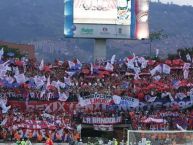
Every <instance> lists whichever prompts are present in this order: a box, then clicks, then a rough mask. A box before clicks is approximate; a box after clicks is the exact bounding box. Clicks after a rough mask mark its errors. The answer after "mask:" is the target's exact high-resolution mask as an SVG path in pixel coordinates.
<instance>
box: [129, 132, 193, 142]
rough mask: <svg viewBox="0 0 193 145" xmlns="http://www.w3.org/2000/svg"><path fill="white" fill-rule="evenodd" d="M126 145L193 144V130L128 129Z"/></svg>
mask: <svg viewBox="0 0 193 145" xmlns="http://www.w3.org/2000/svg"><path fill="white" fill-rule="evenodd" d="M127 145H193V131H153V130H152V131H150V130H148V131H147V130H128V131H127Z"/></svg>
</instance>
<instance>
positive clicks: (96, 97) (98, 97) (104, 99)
mask: <svg viewBox="0 0 193 145" xmlns="http://www.w3.org/2000/svg"><path fill="white" fill-rule="evenodd" d="M113 103H114V101H113V98H112V96H107V95H104V94H91V95H88V96H82V97H79V104H80V105H81V106H82V107H83V106H87V105H91V104H105V105H112V104H113Z"/></svg>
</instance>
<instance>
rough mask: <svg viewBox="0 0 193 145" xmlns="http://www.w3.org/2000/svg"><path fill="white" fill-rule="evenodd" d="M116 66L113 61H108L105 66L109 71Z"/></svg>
mask: <svg viewBox="0 0 193 145" xmlns="http://www.w3.org/2000/svg"><path fill="white" fill-rule="evenodd" d="M113 69H114V67H113V65H112V64H111V63H109V62H107V64H106V66H105V70H108V71H113Z"/></svg>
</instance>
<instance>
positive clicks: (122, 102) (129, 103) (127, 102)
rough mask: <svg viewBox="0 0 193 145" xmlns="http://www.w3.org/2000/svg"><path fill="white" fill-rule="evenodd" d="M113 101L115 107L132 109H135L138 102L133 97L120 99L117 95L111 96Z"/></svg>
mask: <svg viewBox="0 0 193 145" xmlns="http://www.w3.org/2000/svg"><path fill="white" fill-rule="evenodd" d="M113 101H114V103H115V104H116V105H119V106H126V107H133V108H136V107H138V106H139V100H138V99H136V98H134V97H128V96H125V97H120V96H117V95H114V96H113Z"/></svg>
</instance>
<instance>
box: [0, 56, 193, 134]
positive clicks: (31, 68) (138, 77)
mask: <svg viewBox="0 0 193 145" xmlns="http://www.w3.org/2000/svg"><path fill="white" fill-rule="evenodd" d="M0 67H1V71H0V92H1V98H2V97H8V100H22V101H32V100H38V101H42V100H45V101H47V100H53V101H55V100H60V101H68V102H78V96H87V95H90V94H93V93H98V94H107V95H118V96H130V97H134V98H136V99H139V101H141V102H145V103H151V102H153V101H154V100H155V99H156V98H160V99H165V98H169V99H170V101H174V100H175V99H180V100H183V99H184V98H190V100H193V90H191V88H192V86H193V80H192V78H193V71H192V63H191V62H190V61H187V62H184V61H183V60H181V59H176V60H173V61H171V60H146V59H145V58H143V57H138V56H135V55H134V56H132V57H128V58H125V59H122V60H116V59H115V56H113V57H112V58H111V60H110V61H103V60H97V61H96V62H95V63H94V64H92V63H91V64H89V63H81V62H80V61H79V60H78V59H76V58H75V59H73V60H72V61H67V60H64V61H59V60H56V61H55V62H54V63H53V64H46V63H44V61H43V60H42V61H41V63H40V64H39V63H37V62H36V61H34V60H30V59H28V58H26V57H23V58H22V59H17V58H12V57H10V58H2V60H1V64H0ZM163 67H165V68H163ZM164 69H165V70H164ZM176 82H177V83H176ZM8 92H14V94H20V95H18V96H17V95H7V94H8ZM153 98H154V99H153ZM152 99H153V100H152ZM177 109H179V108H177ZM12 111H13V109H12V110H11V111H10V112H8V113H9V114H10V115H11V116H12V114H13V112H12ZM165 112H167V111H165ZM190 112H192V111H190ZM190 112H186V111H185V112H183V113H182V112H177V116H178V117H176V116H175V117H174V116H168V117H166V118H165V117H163V116H161V115H160V112H159V111H158V112H157V111H156V109H155V110H151V112H148V113H147V112H146V113H142V112H140V113H134V115H130V117H131V119H132V121H133V123H134V124H133V127H134V129H153V130H160V129H163V130H168V129H176V124H175V125H174V124H172V122H173V121H174V122H175V121H177V120H178V121H179V117H180V118H182V119H184V118H186V121H185V123H183V125H184V124H185V125H184V126H183V125H182V124H180V123H178V124H179V126H180V125H181V126H183V128H184V129H192V128H193V124H192V122H193V121H192V118H191V115H190ZM111 113H112V112H111ZM111 113H109V112H105V111H98V112H89V111H88V110H87V111H85V110H84V109H83V111H82V112H81V115H82V116H84V115H85V114H86V115H91V116H98V115H100V116H113V114H111ZM119 113H120V112H114V115H118V114H119ZM128 113H129V112H128ZM123 114H127V113H125V112H124V113H123ZM34 115H35V114H34ZM19 116H20V117H21V119H25V120H26V118H30V117H32V116H28V115H27V114H25V112H24V114H20V115H19ZM126 116H127V115H126ZM3 117H4V118H3ZM39 117H40V116H36V117H35V118H34V119H37V118H39ZM55 117H56V118H58V117H61V116H60V115H55ZM62 117H64V116H62ZM148 117H153V118H159V119H160V118H161V119H164V120H166V122H163V124H161V127H159V126H158V124H155V123H149V124H144V123H143V122H140V121H142V120H143V119H146V118H148ZM0 118H3V119H5V116H4V115H3V114H0ZM3 119H1V120H3ZM9 119H12V118H11V117H9ZM39 119H40V118H39ZM14 122H15V120H14ZM186 122H187V123H186ZM3 130H4V131H6V129H5V128H3ZM10 132H12V131H10V130H9V131H8V130H7V133H10Z"/></svg>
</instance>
